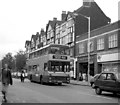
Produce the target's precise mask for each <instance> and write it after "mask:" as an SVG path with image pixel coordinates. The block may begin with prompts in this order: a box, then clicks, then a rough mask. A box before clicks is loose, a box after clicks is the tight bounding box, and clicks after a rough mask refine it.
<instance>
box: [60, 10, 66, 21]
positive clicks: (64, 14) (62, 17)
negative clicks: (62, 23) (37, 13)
mask: <svg viewBox="0 0 120 105" xmlns="http://www.w3.org/2000/svg"><path fill="white" fill-rule="evenodd" d="M66 15H67V14H66V11H62V14H61V20H64V19H65V17H66Z"/></svg>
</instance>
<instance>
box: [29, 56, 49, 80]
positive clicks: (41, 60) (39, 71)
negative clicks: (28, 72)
mask: <svg viewBox="0 0 120 105" xmlns="http://www.w3.org/2000/svg"><path fill="white" fill-rule="evenodd" d="M48 60H49V58H48V55H44V56H41V57H38V58H35V59H31V60H29V61H28V65H37V70H36V71H33V70H32V74H33V75H34V76H33V81H36V82H40V76H41V75H42V76H43V75H45V74H46V73H44V63H47V62H48Z"/></svg>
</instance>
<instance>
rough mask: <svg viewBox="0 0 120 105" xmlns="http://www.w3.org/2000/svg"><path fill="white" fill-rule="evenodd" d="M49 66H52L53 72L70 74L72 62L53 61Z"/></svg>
mask: <svg viewBox="0 0 120 105" xmlns="http://www.w3.org/2000/svg"><path fill="white" fill-rule="evenodd" d="M49 66H50V67H49V68H50V69H49V71H53V72H69V69H70V62H58V61H51V62H50V65H49Z"/></svg>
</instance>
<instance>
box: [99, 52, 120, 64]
mask: <svg viewBox="0 0 120 105" xmlns="http://www.w3.org/2000/svg"><path fill="white" fill-rule="evenodd" d="M119 56H120V53H113V54H105V55H101V54H98V55H97V62H107V61H117V60H120V57H119Z"/></svg>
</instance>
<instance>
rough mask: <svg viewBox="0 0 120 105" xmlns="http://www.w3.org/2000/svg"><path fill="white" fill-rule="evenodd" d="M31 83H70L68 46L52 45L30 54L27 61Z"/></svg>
mask: <svg viewBox="0 0 120 105" xmlns="http://www.w3.org/2000/svg"><path fill="white" fill-rule="evenodd" d="M27 68H28V71H29V74H28V78H29V79H30V81H35V82H40V83H41V84H43V83H58V84H59V85H61V84H62V83H69V82H70V76H69V71H70V55H69V47H68V46H66V45H58V44H50V45H46V46H45V47H42V48H40V49H37V50H35V51H33V52H31V53H29V59H28V60H27Z"/></svg>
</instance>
